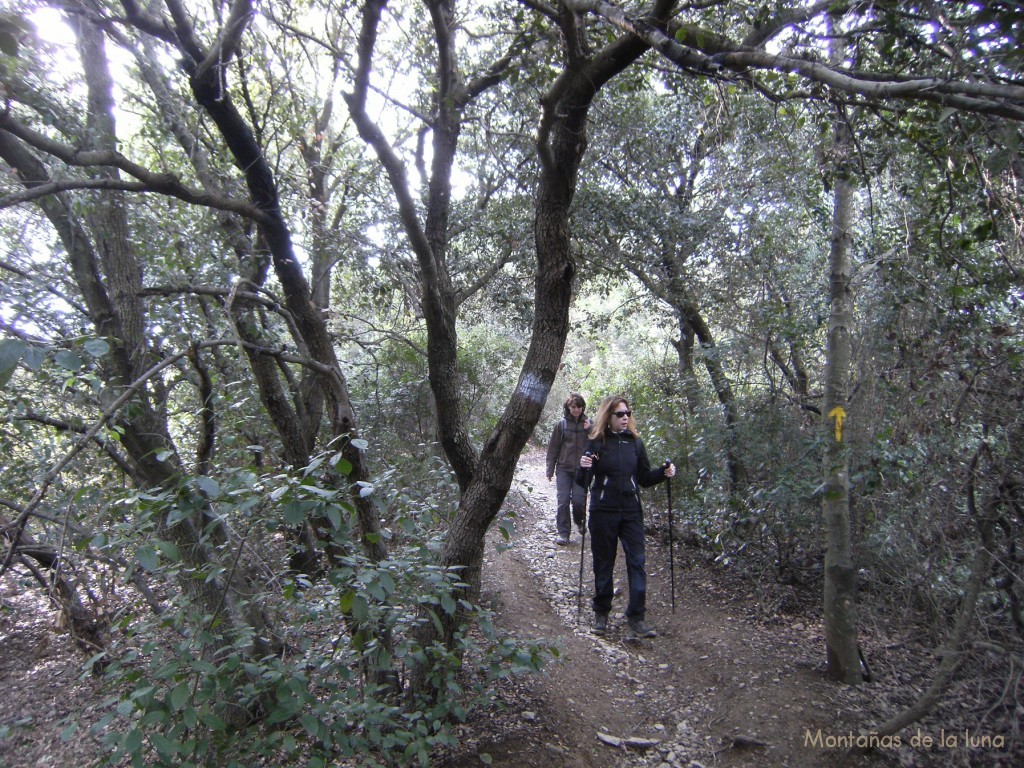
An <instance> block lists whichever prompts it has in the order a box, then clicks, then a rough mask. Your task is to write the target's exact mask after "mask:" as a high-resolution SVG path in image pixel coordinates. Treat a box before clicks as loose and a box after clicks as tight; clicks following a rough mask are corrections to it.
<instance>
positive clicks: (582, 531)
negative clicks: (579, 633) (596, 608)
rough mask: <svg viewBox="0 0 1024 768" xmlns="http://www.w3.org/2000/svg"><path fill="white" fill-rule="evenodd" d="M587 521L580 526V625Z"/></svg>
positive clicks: (578, 614)
mask: <svg viewBox="0 0 1024 768" xmlns="http://www.w3.org/2000/svg"><path fill="white" fill-rule="evenodd" d="M586 526H587V521H586V519H584V521H583V525H582V526H580V580H579V584H578V585H577V587H576V626H577V627H578V626H579V625H580V618H581V617H582V615H583V551H584V550H585V549H586V548H587V528H586Z"/></svg>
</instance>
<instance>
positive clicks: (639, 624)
mask: <svg viewBox="0 0 1024 768" xmlns="http://www.w3.org/2000/svg"><path fill="white" fill-rule="evenodd" d="M627 623H628V624H629V631H630V633H631V634H632V635H633V637H636V638H641V637H657V636H658V633H657V632H656V631H655V629H654V627H652V626H651V625H649V624H647V623H646V622H645V621H644V620H643V619H629V621H628V622H627Z"/></svg>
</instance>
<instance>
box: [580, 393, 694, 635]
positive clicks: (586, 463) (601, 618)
mask: <svg viewBox="0 0 1024 768" xmlns="http://www.w3.org/2000/svg"><path fill="white" fill-rule="evenodd" d="M580 468H581V470H580V473H579V479H580V481H581V484H584V485H587V486H589V487H590V551H591V553H592V554H593V556H594V600H593V606H594V634H598V635H603V634H604V633H606V632H607V631H608V613H609V612H610V611H611V608H612V595H613V590H614V586H613V573H614V570H615V555H616V550H617V549H618V543H619V542H620V541H621V542H622V551H623V553H624V554H625V556H626V575H627V576H628V578H629V604H628V605H627V606H626V622H627V624H628V626H629V632H630V635H631V636H632V637H633V638H641V637H656V636H657V634H658V633H657V632H655V631H654V629H652V628H651V627H650V626H648V625H647V623H646V622H645V621H644V618H645V615H646V612H647V570H646V552H645V546H644V512H643V508H642V507H641V506H640V487H641V486H643V487H645V488H646V487H648V486H652V485H656V484H657V483H660V482H661V481H662V480H664V479H665V478H669V477H675V474H676V468H675V466H674V465H673V464H672V463H671V462H666V464H665V466H659V467H655V468H653V469H652V468H651V462H650V460H649V459H648V458H647V449H646V448H645V447H644V442H643V440H641V439H640V436H639V435H638V434H637V431H636V422H635V421H634V420H633V411H632V410H630V407H629V401H628V400H626V398H624V397H620V396H618V395H613V396H611V397H606V398H605V399H604V400H602V401H601V407H600V408H599V409H598V411H597V415H596V416H595V417H594V426H593V428H592V429H591V430H590V442H589V443H588V444H587V450H586V451H584V453H583V456H582V457H581V458H580Z"/></svg>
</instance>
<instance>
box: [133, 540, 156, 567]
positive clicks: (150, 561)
mask: <svg viewBox="0 0 1024 768" xmlns="http://www.w3.org/2000/svg"><path fill="white" fill-rule="evenodd" d="M135 557H136V559H137V560H138V561H139V565H141V566H142V567H143V568H144V569H145V570H147V571H149V572H150V573H152V572H153V571H155V570H156V569H157V568H159V567H160V557H159V556H158V555H157V552H156V548H155V547H153V546H152V545H151V544H143V545H142V546H141V547H139V548H138V549H137V550H136V551H135Z"/></svg>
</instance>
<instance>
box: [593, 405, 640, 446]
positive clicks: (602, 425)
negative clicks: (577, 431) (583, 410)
mask: <svg viewBox="0 0 1024 768" xmlns="http://www.w3.org/2000/svg"><path fill="white" fill-rule="evenodd" d="M619 403H623V404H624V405H625V406H626V410H627V411H632V410H633V406H631V405H630V404H629V400H628V399H626V398H625V397H623V396H622V395H609V396H608V397H606V398H605V399H604V400H602V401H601V405H599V406H598V407H597V414H596V415H595V416H594V420H593V422H592V423H591V427H590V434H589V437H590V439H591V440H596V439H597V438H599V437H601V436H602V435H604V431H605V430H606V429H607V428H608V422H609V420H611V417H612V412H613V411H615V410H618V409H617V406H618V405H619ZM626 429H627V430H628V431H629V432H632V433H633V437H640V433H639V432H637V431H636V421H634V420H633V414H632V413H630V414H629V425H628V426H627V427H626Z"/></svg>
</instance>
